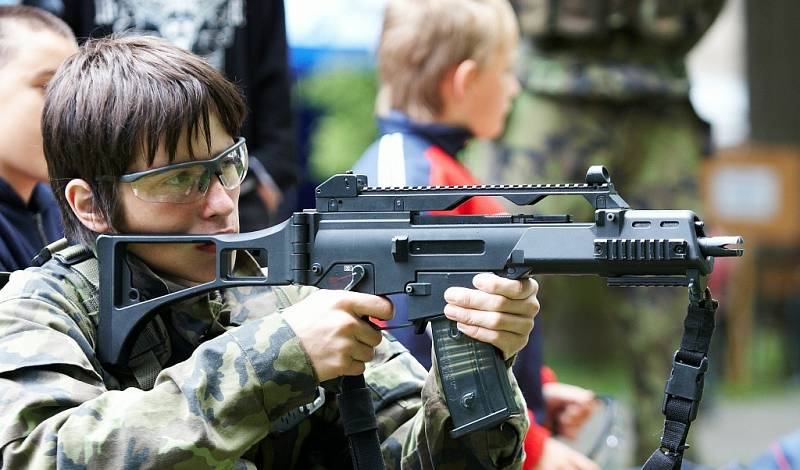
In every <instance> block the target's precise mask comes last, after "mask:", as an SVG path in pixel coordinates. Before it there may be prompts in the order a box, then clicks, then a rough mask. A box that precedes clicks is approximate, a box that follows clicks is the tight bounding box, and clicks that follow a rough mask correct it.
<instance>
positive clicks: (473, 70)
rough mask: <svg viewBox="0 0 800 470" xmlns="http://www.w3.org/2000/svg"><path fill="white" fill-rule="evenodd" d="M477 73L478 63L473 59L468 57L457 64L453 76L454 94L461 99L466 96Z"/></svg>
mask: <svg viewBox="0 0 800 470" xmlns="http://www.w3.org/2000/svg"><path fill="white" fill-rule="evenodd" d="M477 75H478V63H477V62H475V61H474V60H473V59H467V60H465V61H462V62H461V63H459V64H458V65H456V67H455V70H454V71H453V78H452V80H453V82H452V92H453V96H454V97H455V98H456V99H459V100H460V99H462V98H464V96H465V95H466V94H467V91H468V90H469V87H470V85H472V82H473V81H474V80H475V77H476V76H477Z"/></svg>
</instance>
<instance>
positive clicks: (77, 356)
mask: <svg viewBox="0 0 800 470" xmlns="http://www.w3.org/2000/svg"><path fill="white" fill-rule="evenodd" d="M72 288H73V289H74V286H72ZM69 289H70V285H69V284H68V283H65V282H64V279H58V278H57V277H54V276H50V275H47V274H42V273H40V272H37V271H36V270H29V271H25V272H17V273H15V274H14V275H13V276H12V279H11V282H10V283H9V286H7V288H5V289H3V290H2V292H0V466H2V467H4V468H37V469H38V468H55V467H64V468H156V467H157V468H209V467H210V468H241V467H243V466H245V465H247V464H246V463H245V462H244V461H243V460H240V457H241V456H242V454H244V453H245V452H246V451H247V450H248V449H249V448H250V447H251V446H253V445H254V444H255V443H257V442H258V441H259V440H261V439H262V438H264V437H265V436H266V435H267V434H268V432H269V422H270V421H271V420H273V419H275V418H277V417H279V416H281V415H282V414H284V413H285V412H286V411H288V410H289V409H291V408H294V407H297V406H299V405H301V404H304V403H308V402H310V401H311V400H313V398H314V393H315V391H316V385H317V379H316V377H315V376H314V373H313V371H312V368H311V365H310V363H309V361H308V359H307V357H306V355H305V352H304V351H303V349H302V348H301V347H300V344H299V340H298V339H297V337H296V336H295V335H294V333H293V332H292V331H291V329H290V328H289V326H288V325H287V324H286V323H284V322H283V320H282V319H281V317H280V315H268V316H265V317H263V318H261V319H257V320H255V321H251V322H247V323H245V324H244V325H242V326H240V327H238V328H235V329H232V330H230V331H229V332H227V333H224V334H222V335H220V336H218V337H216V338H214V339H212V340H209V341H206V342H205V343H203V344H202V345H200V346H199V347H198V348H197V349H196V350H195V351H194V353H193V354H192V356H191V357H190V358H189V359H188V360H186V361H184V362H181V363H179V364H177V365H174V366H172V367H169V368H167V369H164V370H163V371H162V372H161V373H160V374H159V376H158V378H157V380H156V384H155V386H154V387H153V389H152V390H149V391H143V390H139V389H136V388H128V389H125V390H109V389H108V388H107V386H106V382H104V375H105V372H103V371H102V369H100V368H99V365H98V363H97V361H96V358H95V356H94V352H93V342H94V331H92V330H89V329H87V328H86V322H84V321H81V320H80V316H81V313H80V307H79V306H77V305H75V303H74V299H75V298H76V295H75V293H74V292H69ZM250 465H252V464H250Z"/></svg>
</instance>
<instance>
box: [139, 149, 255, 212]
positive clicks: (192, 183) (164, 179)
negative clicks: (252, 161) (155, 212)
mask: <svg viewBox="0 0 800 470" xmlns="http://www.w3.org/2000/svg"><path fill="white" fill-rule="evenodd" d="M247 159H248V155H247V147H246V146H245V145H240V146H238V147H237V148H235V149H233V150H232V151H230V152H228V153H227V154H225V155H222V156H220V157H219V159H218V160H217V161H216V162H215V163H216V169H215V170H214V173H215V174H216V175H217V176H218V177H219V180H220V182H221V183H222V185H223V186H224V187H225V189H227V190H229V191H230V190H233V189H235V188H237V187H238V186H239V185H240V184H241V183H242V180H244V177H245V175H246V174H247V167H248V160H247ZM130 184H131V189H132V190H133V194H134V195H135V196H136V197H138V198H139V199H142V200H144V201H147V202H175V203H186V202H194V201H197V200H199V199H200V198H202V197H203V195H205V193H206V192H207V191H208V188H209V186H210V185H211V172H210V168H209V165H208V162H197V163H196V164H193V165H185V166H182V167H179V168H175V169H165V170H164V171H159V172H156V173H152V174H149V175H146V176H142V177H141V178H138V179H136V180H134V181H132V182H131V183H130Z"/></svg>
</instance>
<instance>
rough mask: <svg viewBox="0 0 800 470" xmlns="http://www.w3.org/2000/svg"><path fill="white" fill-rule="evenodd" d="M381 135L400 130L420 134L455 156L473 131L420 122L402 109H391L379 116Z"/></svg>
mask: <svg viewBox="0 0 800 470" xmlns="http://www.w3.org/2000/svg"><path fill="white" fill-rule="evenodd" d="M378 128H379V130H380V133H381V135H383V134H393V133H395V132H400V133H404V134H414V135H418V136H420V137H422V138H424V139H426V140H428V141H429V142H430V143H432V144H433V145H436V146H438V147H441V148H442V150H444V151H445V152H447V153H448V154H449V155H452V156H455V155H457V154H458V152H460V151H461V150H462V149H463V148H464V147H466V146H467V143H468V142H469V140H470V139H471V138H472V137H473V135H472V133H471V132H470V131H469V130H468V129H466V128H464V127H459V126H452V125H449V124H437V123H427V124H425V123H420V122H415V121H412V120H411V118H409V117H408V116H407V115H405V114H403V113H402V112H400V111H397V110H393V111H390V112H389V114H388V115H386V116H383V117H380V118H378Z"/></svg>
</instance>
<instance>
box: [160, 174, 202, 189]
mask: <svg viewBox="0 0 800 470" xmlns="http://www.w3.org/2000/svg"><path fill="white" fill-rule="evenodd" d="M194 173H195V172H191V171H176V172H170V174H169V175H168V176H167V177H166V178H164V179H163V180H162V181H161V184H165V185H168V186H181V187H185V186H187V185H189V184H192V182H193V181H194V179H195V175H194Z"/></svg>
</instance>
